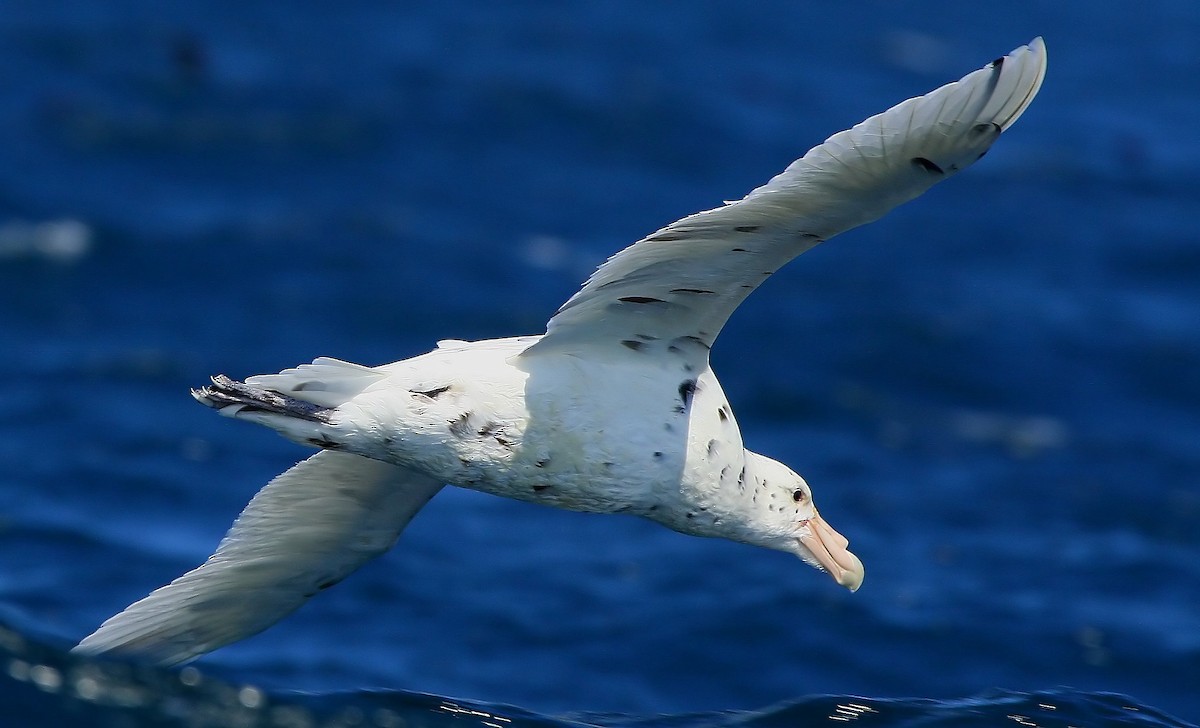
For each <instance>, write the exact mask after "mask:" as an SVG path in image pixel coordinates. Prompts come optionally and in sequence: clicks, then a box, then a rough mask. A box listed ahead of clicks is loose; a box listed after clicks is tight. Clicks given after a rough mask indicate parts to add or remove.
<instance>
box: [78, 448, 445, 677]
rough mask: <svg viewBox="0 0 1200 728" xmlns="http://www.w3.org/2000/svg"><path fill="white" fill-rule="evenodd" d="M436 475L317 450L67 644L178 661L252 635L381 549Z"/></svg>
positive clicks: (427, 494) (434, 484) (430, 492)
mask: <svg viewBox="0 0 1200 728" xmlns="http://www.w3.org/2000/svg"><path fill="white" fill-rule="evenodd" d="M441 487H442V484H441V483H440V482H439V481H436V480H433V479H431V478H428V477H426V476H424V475H420V474H417V473H414V472H412V471H409V470H405V469H404V468H400V467H397V466H395V465H389V464H388V463H383V462H379V461H376V460H368V459H367V458H363V457H359V456H357V455H349V454H346V453H340V452H333V451H328V450H325V451H322V452H319V453H317V454H316V455H313V456H312V457H310V458H308V459H307V460H304V461H302V462H300V463H298V464H297V465H295V466H293V467H292V468H291V469H289V470H288V471H286V472H284V473H283V474H282V475H280V476H278V477H276V478H275V479H274V480H272V481H271V482H270V483H268V484H267V486H266V487H265V488H263V489H262V490H261V491H259V493H258V495H256V496H254V498H253V500H251V501H250V504H249V505H247V506H246V509H245V510H243V511H242V514H241V515H240V516H238V518H237V520H236V521H235V522H234V524H233V527H232V528H230V530H229V533H228V534H226V536H225V538H224V539H222V540H221V543H220V545H219V546H217V551H216V553H214V554H213V555H212V556H210V557H209V558H208V561H206V562H204V564H203V565H202V566H200V567H199V568H196V569H194V570H192V571H189V572H188V573H186V574H184V575H183V576H181V577H179V578H178V579H176V580H175V581H173V582H171V583H170V584H168V585H167V586H164V587H162V588H160V589H157V590H155V591H154V592H152V593H151V594H150V595H149V596H148V597H146V598H145V599H142V600H141V601H139V602H135V603H134V604H132V605H130V606H129V607H128V608H126V609H125V611H123V612H121V613H120V614H118V615H116V616H115V617H112V618H110V619H109V620H108V621H106V622H105V623H104V624H102V625H100V628H99V629H97V630H96V631H95V632H94V633H92V634H91V635H89V636H88V637H86V638H85V639H84V640H83V641H82V642H80V643H79V645H78V646H76V647H75V649H74V650H73V651H74V652H80V653H83V654H92V655H95V654H100V653H113V654H118V655H122V656H129V657H135V658H138V659H142V660H146V661H148V662H154V663H157V664H160V665H176V664H179V663H182V662H186V661H188V660H191V659H194V658H196V657H198V656H200V655H203V654H204V653H206V652H211V651H212V650H215V649H217V648H218V647H222V646H224V645H227V644H229V643H231V642H236V641H237V640H240V639H243V638H245V637H249V636H250V635H252V634H256V633H258V632H261V631H262V630H264V629H266V628H267V627H269V626H271V625H272V624H274V623H275V622H278V621H279V620H280V619H283V618H284V617H285V616H287V615H288V614H290V613H291V612H292V611H294V610H295V609H296V608H298V607H299V606H300V605H301V604H304V602H306V601H307V600H308V598H309V597H311V596H312V595H314V594H316V593H317V592H318V591H320V590H322V589H325V588H327V587H329V586H332V585H333V584H336V583H337V582H339V581H341V580H342V578H344V577H345V576H347V575H348V574H350V572H352V571H354V570H355V569H357V568H358V567H360V566H362V565H363V564H364V563H366V562H367V561H368V560H370V559H371V558H373V557H375V556H377V555H379V554H380V553H383V552H384V551H386V550H387V549H388V548H389V547H391V545H392V544H393V543H395V542H396V538H397V537H398V536H399V535H400V532H401V531H402V530H404V527H405V526H406V525H408V522H409V521H410V520H412V517H413V516H414V515H416V513H417V511H419V510H420V509H421V507H422V506H424V505H425V504H426V503H427V502H428V501H429V499H430V498H432V497H433V496H434V494H436V493H437V492H438V490H440V489H441Z"/></svg>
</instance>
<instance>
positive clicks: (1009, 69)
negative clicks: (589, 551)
mask: <svg viewBox="0 0 1200 728" xmlns="http://www.w3.org/2000/svg"><path fill="white" fill-rule="evenodd" d="M1045 71H1046V49H1045V46H1044V44H1043V43H1042V40H1041V38H1037V39H1034V41H1033V42H1032V43H1030V44H1029V45H1028V46H1022V47H1020V48H1017V49H1016V50H1014V51H1013V52H1012V53H1010V54H1009V55H1007V56H1004V57H1003V58H999V59H997V60H995V61H993V62H992V63H990V64H988V65H987V66H986V67H985V68H982V69H980V70H978V71H975V72H974V73H971V74H969V75H967V76H966V77H965V78H963V79H962V80H960V81H958V82H956V83H951V84H948V85H946V86H942V87H941V88H939V89H937V90H936V91H932V92H930V93H928V94H926V95H924V96H919V97H917V98H913V99H909V100H907V101H905V102H903V103H901V104H899V105H897V106H893V107H892V108H891V109H889V110H887V111H885V112H883V113H882V114H879V115H877V116H873V117H871V118H870V119H867V120H866V121H864V122H862V123H861V124H858V125H857V126H855V127H854V128H852V129H849V130H847V131H843V132H839V133H837V134H834V135H833V136H831V137H829V139H827V140H825V142H824V143H823V144H820V145H819V146H817V147H814V148H813V149H812V150H810V151H809V152H808V153H807V154H805V155H804V157H802V158H801V159H798V160H796V161H795V162H793V163H792V164H791V165H790V166H789V167H788V168H787V169H786V170H784V171H783V173H782V174H779V175H778V176H776V177H775V178H774V179H772V180H771V181H770V182H767V184H765V185H763V186H762V187H759V188H758V189H756V190H754V191H752V192H751V193H750V194H749V195H747V196H746V197H745V198H744V199H742V200H739V201H737V202H731V203H727V204H725V205H724V206H722V207H718V208H716V209H713V210H708V211H707V212H700V213H696V214H694V215H689V216H688V217H685V218H683V219H682V220H679V221H678V222H675V223H672V224H670V225H668V226H667V227H665V228H663V229H662V230H659V231H658V232H656V233H654V234H653V235H650V236H648V237H646V238H643V239H642V240H640V241H638V242H637V243H635V244H634V245H632V246H630V247H628V248H626V249H625V250H622V251H621V252H619V253H617V254H616V255H615V256H613V257H612V258H610V259H609V260H608V262H606V263H605V264H604V265H602V266H601V267H600V268H599V269H598V270H597V271H596V272H595V273H594V274H593V275H592V277H591V278H590V279H589V280H588V281H587V283H586V284H584V286H583V288H582V289H581V290H580V291H579V292H578V293H576V294H575V295H574V296H572V297H571V299H570V300H568V301H567V302H566V303H565V304H564V305H563V307H562V308H560V309H559V310H558V313H556V314H555V315H554V317H553V318H551V319H550V323H549V325H548V326H547V330H546V335H545V336H544V337H543V338H542V339H541V341H539V342H538V343H537V344H535V345H534V346H533V347H531V348H530V349H529V350H528V351H527V352H526V354H534V353H537V352H539V351H549V350H556V351H573V350H578V349H587V350H589V351H593V352H594V351H595V347H620V346H622V345H623V346H624V347H625V348H627V349H632V350H635V351H637V350H641V349H646V348H652V347H655V346H663V345H665V346H667V347H671V349H670V350H671V351H673V352H676V353H678V354H680V355H682V356H685V357H694V358H696V359H698V360H699V362H701V363H702V362H703V361H705V360H706V359H707V355H708V350H709V348H711V347H712V344H713V341H714V340H715V339H716V337H717V334H718V333H719V332H720V330H721V327H723V326H724V325H725V321H726V320H727V319H728V318H729V316H730V314H731V313H733V310H734V309H735V308H737V306H738V305H739V304H740V303H741V302H742V301H743V300H744V299H745V298H746V296H748V295H749V294H750V292H751V291H753V290H754V289H755V288H756V287H757V286H758V285H759V284H760V283H762V282H763V281H764V280H765V279H766V278H767V276H769V275H771V274H772V273H774V272H775V271H776V270H777V269H778V268H779V267H780V266H782V265H784V264H785V263H787V262H788V261H790V260H791V259H792V258H795V257H796V256H797V255H800V254H801V253H803V252H804V251H806V250H808V249H809V248H811V247H813V246H814V245H816V244H817V243H820V242H821V241H823V240H827V239H828V238H831V237H833V236H834V235H837V234H838V233H841V232H843V231H845V230H849V229H851V228H854V227H857V226H859V225H862V224H864V223H867V222H871V221H872V220H875V219H878V218H879V217H881V216H882V215H883V214H884V213H886V212H888V211H889V210H890V209H892V208H893V207H895V206H897V205H899V204H901V203H903V202H907V201H908V200H911V199H913V198H914V197H916V196H918V195H920V194H921V193H923V192H924V191H925V190H927V189H929V188H930V187H932V186H933V185H934V184H936V183H938V182H940V181H941V180H943V179H946V178H947V177H950V176H951V175H953V174H955V173H957V172H959V171H961V170H963V169H965V168H966V167H968V166H970V165H971V164H972V163H973V162H975V160H977V159H979V158H980V157H981V156H983V154H984V153H985V152H986V151H987V150H988V148H989V147H990V146H991V145H992V143H993V142H995V141H996V139H997V138H999V136H1000V133H1001V132H1002V131H1004V130H1005V129H1007V128H1008V127H1009V126H1010V125H1011V124H1012V123H1013V122H1014V121H1016V120H1017V118H1018V117H1019V116H1020V115H1021V114H1022V112H1024V111H1025V109H1026V107H1028V106H1029V103H1030V102H1031V101H1032V100H1033V97H1034V95H1035V94H1037V91H1038V88H1039V87H1040V86H1041V83H1042V77H1043V75H1044V74H1045Z"/></svg>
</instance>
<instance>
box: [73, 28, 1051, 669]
mask: <svg viewBox="0 0 1200 728" xmlns="http://www.w3.org/2000/svg"><path fill="white" fill-rule="evenodd" d="M1045 68H1046V50H1045V46H1044V45H1043V43H1042V41H1041V39H1040V38H1038V39H1035V40H1034V41H1033V42H1032V43H1030V44H1029V45H1028V46H1022V47H1020V48H1017V49H1016V50H1014V51H1013V52H1012V53H1010V54H1009V55H1007V56H1004V57H1002V58H998V59H997V60H995V61H993V62H992V63H990V64H988V65H987V66H986V67H985V68H983V69H980V70H978V71H975V72H974V73H971V74H969V75H967V76H966V77H965V78H963V79H962V80H960V81H958V82H956V83H951V84H948V85H946V86H943V87H941V88H939V89H937V90H935V91H933V92H931V93H929V94H926V95H924V96H920V97H917V98H913V99H909V100H907V101H905V102H903V103H901V104H899V105H897V106H894V107H892V108H891V109H889V110H888V111H885V112H883V113H882V114H879V115H877V116H873V117H871V118H870V119H867V120H866V121H864V122H862V123H861V124H858V125H857V126H855V127H854V128H852V129H849V130H847V131H843V132H840V133H838V134H835V135H833V136H831V137H830V138H829V139H827V140H826V141H825V142H824V143H823V144H820V145H819V146H817V147H815V148H813V149H812V150H810V151H809V152H808V153H807V154H805V155H804V157H802V158H801V159H799V160H797V161H795V162H793V163H792V164H791V165H790V166H789V167H788V168H787V169H786V170H784V171H783V173H782V174H780V175H778V176H776V177H775V178H774V179H772V180H771V181H769V182H767V184H765V185H763V186H762V187H759V188H758V189H756V190H754V191H752V192H751V193H750V194H749V195H747V196H746V197H745V198H744V199H742V200H739V201H737V202H731V203H727V204H725V205H723V206H721V207H718V208H716V209H713V210H709V211H707V212H700V213H697V214H694V215H690V216H688V217H685V218H683V219H682V220H679V221H678V222H675V223H672V224H671V225H668V226H667V227H665V228H663V229H661V230H659V231H658V232H656V233H654V234H652V235H650V236H648V237H646V238H643V239H642V240H640V241H638V242H637V243H635V244H634V245H632V246H630V247H628V248H626V249H625V250H623V251H621V252H620V253H617V254H616V255H615V256H613V257H612V258H611V259H609V261H608V262H606V263H605V264H604V265H602V266H601V267H600V268H599V269H598V270H597V271H596V272H595V274H594V275H592V277H591V278H590V279H589V280H588V281H587V283H586V284H585V285H584V286H583V288H582V289H581V290H580V291H579V292H578V293H576V294H575V295H574V296H573V297H571V299H570V300H569V301H567V302H566V304H564V305H563V306H562V308H560V309H559V310H558V312H557V313H556V314H555V315H554V316H553V317H552V318H551V319H550V322H549V325H548V326H547V328H546V333H545V334H544V335H542V336H527V337H519V338H511V339H495V340H488V341H475V342H466V341H442V342H439V344H438V347H437V349H435V350H434V351H432V352H429V353H428V354H424V355H421V356H417V357H414V358H412V359H407V360H404V361H399V362H396V363H394V364H387V365H385V366H379V367H367V366H360V365H358V364H351V363H347V362H343V361H338V360H336V359H329V358H319V359H317V360H316V361H314V362H313V363H312V364H304V365H301V366H298V367H296V368H295V369H288V370H285V371H283V372H280V373H279V374H266V375H260V376H254V377H249V378H248V379H246V381H245V383H239V382H236V381H233V380H231V379H229V378H228V377H224V376H217V377H214V378H213V383H212V385H211V386H209V387H204V388H202V389H199V390H195V391H194V392H193V394H194V395H195V397H196V399H198V400H199V401H200V402H202V403H204V404H206V405H208V406H210V407H214V408H216V409H217V410H219V411H220V413H221V414H223V415H226V416H229V417H234V418H236V419H241V420H247V421H250V422H257V423H260V424H263V425H266V426H268V427H271V428H273V429H275V430H277V431H278V432H279V433H281V434H282V435H283V436H285V437H287V438H289V439H291V440H294V441H296V442H299V443H302V444H305V445H310V446H316V447H319V448H321V451H320V452H318V453H317V454H315V455H313V456H312V457H310V458H308V459H307V460H304V461H302V462H300V463H299V464H297V465H295V466H294V467H292V468H291V469H290V470H288V471H286V472H285V473H283V474H282V475H279V476H278V477H276V478H275V479H274V480H272V481H271V482H270V483H268V484H267V486H266V487H265V488H263V489H262V490H261V491H260V492H259V493H258V495H256V496H255V497H254V498H253V499H252V500H251V501H250V503H249V505H247V506H246V509H245V510H244V511H243V512H242V514H241V515H240V516H239V517H238V519H237V520H236V521H235V522H234V524H233V527H232V528H231V529H230V530H229V533H228V534H227V535H226V536H225V538H224V539H223V540H222V541H221V543H220V544H219V545H218V546H217V550H216V552H215V553H214V554H213V555H212V556H211V557H209V559H208V560H207V561H206V562H205V563H204V564H203V565H201V566H200V567H198V568H196V569H195V570H193V571H190V572H188V573H187V574H184V575H183V576H181V577H179V578H178V579H176V580H175V581H173V582H171V583H170V584H168V585H167V586H164V587H162V588H160V589H158V590H156V591H154V592H153V593H151V594H150V595H149V596H147V597H146V598H145V599H142V600H141V601H138V602H135V603H134V604H133V605H131V606H130V607H128V608H127V609H126V610H125V611H123V612H121V613H120V614H118V615H116V616H114V617H112V618H111V619H109V620H108V621H106V622H105V623H104V624H103V625H101V626H100V628H99V629H97V630H96V632H95V633H93V634H92V635H90V636H88V637H87V638H85V639H84V640H83V641H82V642H80V643H79V645H78V646H77V647H76V648H75V650H76V651H77V652H82V653H87V654H98V653H115V654H119V655H128V656H132V657H136V658H138V659H143V660H147V661H151V662H155V663H159V664H162V665H173V664H178V663H182V662H185V661H187V660H190V659H193V658H195V657H197V656H199V655H203V654H205V653H207V652H210V651H212V650H215V649H217V648H218V647H221V646H223V645H226V644H229V643H231V642H234V641H237V640H240V639H243V638H245V637H248V636H250V635H252V634H255V633H257V632H260V631H261V630H263V629H266V628H267V627H269V626H270V625H272V624H274V623H275V622H277V621H278V620H280V619H282V618H283V617H284V616H286V615H287V614H289V613H290V612H292V611H293V610H295V609H296V608H297V607H299V606H300V605H301V604H303V603H304V602H305V601H306V600H307V599H308V598H309V597H311V596H313V595H314V594H316V593H317V592H319V591H321V590H322V589H325V588H327V587H329V586H332V585H333V584H336V583H337V582H338V581H340V580H341V579H343V578H344V577H345V576H346V575H348V574H349V573H351V572H352V571H354V570H355V569H357V568H358V567H359V566H361V565H362V564H363V563H365V562H366V561H368V560H369V559H371V558H373V557H374V556H377V555H379V554H380V553H382V552H383V551H385V550H386V549H388V548H389V547H390V546H391V545H392V544H393V543H395V541H396V539H397V538H398V537H399V535H400V532H401V531H402V530H403V529H404V527H405V526H406V525H407V524H408V522H409V521H410V520H411V519H412V517H413V516H414V515H415V514H416V512H417V511H419V510H420V509H421V507H422V506H424V505H425V503H426V502H427V501H428V500H429V499H430V498H432V497H433V496H434V494H436V493H437V492H438V490H440V489H441V488H442V486H443V484H446V483H451V484H454V485H458V486H461V487H465V488H473V489H475V490H480V491H484V492H487V493H493V494H495V495H501V496H507V497H510V498H518V499H520V500H526V501H532V502H535V503H543V504H546V505H552V506H558V507H560V508H569V509H573V510H579V511H592V512H601V513H632V514H636V515H639V516H643V517H645V518H649V519H651V520H654V521H658V522H659V523H662V524H663V525H665V526H668V527H669V528H672V529H675V530H676V531H681V532H683V533H689V534H695V535H700V536H717V537H722V538H728V539H732V540H735V541H741V542H745V543H750V544H755V545H759V546H765V547H767V548H772V549H778V550H781V551H786V552H789V553H793V554H795V555H797V556H799V557H800V558H801V559H803V560H804V561H806V562H808V563H809V564H812V565H814V566H816V567H818V568H820V569H823V570H825V571H827V572H829V573H830V574H831V575H832V576H833V577H834V579H836V580H837V582H838V583H839V584H841V585H843V586H845V587H848V588H849V589H851V590H854V589H857V588H858V587H859V585H860V584H861V583H862V580H863V566H862V563H861V562H860V561H859V560H858V558H856V557H855V556H854V555H853V554H851V553H850V552H849V551H848V550H847V549H846V546H847V541H846V539H845V538H843V537H842V536H841V535H839V534H838V533H837V532H836V531H835V530H834V529H833V528H832V527H830V526H829V525H828V524H827V523H826V522H825V521H824V520H823V519H822V518H821V516H820V515H819V514H818V513H817V509H816V506H815V505H814V503H813V497H812V492H811V490H810V489H809V486H808V484H807V483H806V482H805V481H804V479H803V478H801V477H800V476H799V475H797V474H796V473H794V472H792V471H791V470H790V469H789V468H788V467H787V466H785V465H783V464H781V463H779V462H776V461H774V460H772V459H770V458H767V457H764V456H762V455H758V454H756V453H753V452H751V451H749V450H746V449H745V448H744V447H743V446H742V439H741V435H740V433H739V430H738V425H737V422H736V421H735V420H734V417H733V410H732V409H731V408H730V406H729V403H728V402H727V401H726V399H725V395H724V394H723V393H722V392H721V386H720V384H718V383H717V378H716V376H715V375H714V374H713V372H712V369H710V368H709V363H708V354H709V349H710V347H711V346H712V345H713V342H714V340H715V339H716V337H717V334H718V333H719V332H720V330H721V327H722V326H724V325H725V321H726V319H728V318H729V316H730V314H731V313H733V310H734V309H735V308H737V306H738V304H739V303H741V302H742V300H743V299H745V298H746V296H747V295H749V294H750V292H751V291H753V290H754V289H755V288H756V287H757V286H758V285H759V284H760V283H762V282H763V280H765V279H766V278H767V276H769V275H771V274H772V273H774V272H775V271H776V270H777V269H779V268H780V267H781V266H782V265H784V264H785V263H787V262H788V261H790V260H791V259H792V258H794V257H796V256H797V255H799V254H800V253H803V252H804V251H806V250H808V249H809V248H811V247H813V246H814V245H816V244H817V243H820V242H821V241H823V240H827V239H829V238H831V237H833V236H834V235H837V234H838V233H840V232H842V231H844V230H849V229H850V228H853V227H856V226H858V225H862V224H864V223H867V222H870V221H872V220H875V219H877V218H879V217H880V216H882V215H883V214H884V213H886V212H887V211H888V210H890V209H891V208H893V207H895V206H896V205H899V204H900V203H902V202H906V201H908V200H911V199H912V198H914V197H916V196H918V195H920V194H921V193H922V192H924V191H925V190H927V189H929V188H930V187H932V186H933V185H934V184H936V183H937V182H940V181H941V180H943V179H946V178H947V177H950V176H951V175H953V174H955V173H957V172H959V171H961V170H963V169H965V168H966V167H968V166H970V165H971V164H972V163H973V162H975V160H977V159H979V158H980V157H981V156H983V154H984V153H985V152H986V151H987V150H988V148H989V147H990V146H991V145H992V143H993V142H995V141H996V139H998V138H999V137H1000V134H1001V132H1003V131H1004V130H1005V129H1007V128H1008V127H1009V126H1010V125H1011V124H1012V123H1013V122H1014V121H1016V119H1017V118H1018V117H1019V116H1020V115H1021V114H1022V113H1023V112H1024V111H1025V109H1026V107H1027V106H1028V105H1029V103H1030V102H1031V101H1032V100H1033V97H1034V95H1035V94H1036V93H1037V91H1038V88H1039V87H1040V86H1041V83H1042V77H1043V75H1044V73H1045Z"/></svg>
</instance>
